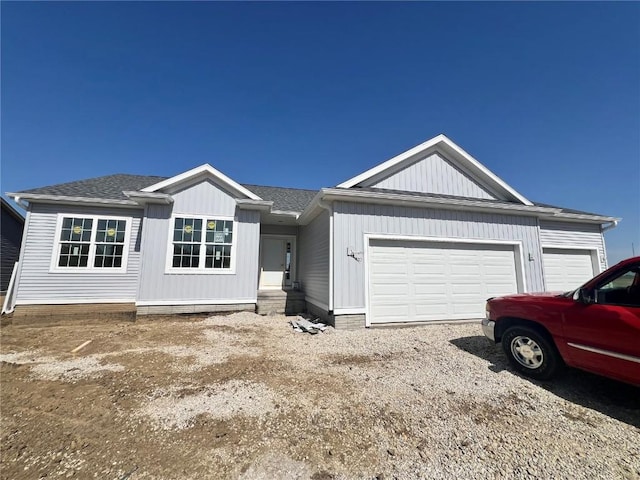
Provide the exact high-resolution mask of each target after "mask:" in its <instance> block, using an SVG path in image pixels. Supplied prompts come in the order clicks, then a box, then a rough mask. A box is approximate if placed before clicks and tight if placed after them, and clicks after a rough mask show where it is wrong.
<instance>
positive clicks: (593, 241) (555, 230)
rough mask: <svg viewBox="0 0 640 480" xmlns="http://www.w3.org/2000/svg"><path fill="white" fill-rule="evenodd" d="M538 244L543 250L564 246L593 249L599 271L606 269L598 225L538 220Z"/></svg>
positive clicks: (603, 247) (604, 251)
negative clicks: (596, 253)
mask: <svg viewBox="0 0 640 480" xmlns="http://www.w3.org/2000/svg"><path fill="white" fill-rule="evenodd" d="M540 243H541V244H542V247H543V248H544V247H547V246H553V247H563V246H566V247H570V248H572V249H577V248H580V247H584V248H586V249H594V248H595V249H597V250H598V262H599V265H600V271H604V270H606V269H607V254H606V250H605V245H604V237H603V235H602V230H601V228H600V225H597V224H593V223H576V222H558V221H549V220H540ZM594 273H598V272H594Z"/></svg>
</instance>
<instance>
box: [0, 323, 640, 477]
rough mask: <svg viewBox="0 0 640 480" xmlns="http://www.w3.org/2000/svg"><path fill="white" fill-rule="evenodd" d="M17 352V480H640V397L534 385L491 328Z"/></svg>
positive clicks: (99, 334) (33, 339) (244, 334)
mask: <svg viewBox="0 0 640 480" xmlns="http://www.w3.org/2000/svg"><path fill="white" fill-rule="evenodd" d="M0 334H1V336H2V338H1V339H2V344H1V350H0V351H1V353H2V354H1V355H0V360H2V370H1V373H2V389H1V391H0V400H1V406H2V409H1V416H2V424H1V434H2V444H1V451H0V453H1V462H2V464H1V466H2V468H1V473H0V475H1V477H2V478H7V479H9V478H11V479H17V478H34V479H35V478H44V476H45V475H46V478H71V477H74V478H112V479H122V480H124V479H130V480H136V479H152V478H154V479H155V478H157V479H160V478H162V479H173V478H175V479H190V478H193V479H196V478H197V479H201V478H239V479H275V478H296V479H313V480H328V479H341V478H345V479H352V478H353V479H361V478H364V479H367V478H368V479H374V478H378V479H382V478H384V479H391V478H398V479H406V478H433V479H440V478H446V479H450V478H456V479H458V478H460V479H466V478H478V479H486V478H532V479H533V478H536V479H537V478H566V479H582V478H584V479H594V478H602V479H613V478H624V479H638V478H640V391H639V390H638V389H637V388H634V387H631V386H628V385H624V384H620V383H616V382H613V381H609V380H606V379H603V378H599V377H595V376H592V375H589V374H586V373H583V372H579V371H575V370H570V371H568V372H567V373H566V375H564V377H562V378H561V379H559V380H556V381H555V382H553V383H544V384H542V383H536V382H533V381H531V380H528V379H524V378H521V377H519V376H517V375H515V374H514V373H512V372H511V371H510V370H509V369H508V367H507V363H506V359H505V357H504V356H503V354H502V352H501V350H500V348H499V346H494V345H492V344H490V343H489V342H488V340H486V339H485V338H484V337H482V335H481V332H480V327H479V325H475V324H466V325H431V326H426V327H415V328H400V329H369V330H360V331H337V330H332V329H329V330H327V331H326V332H325V333H323V334H318V335H314V336H311V335H308V334H300V333H294V332H293V331H292V329H291V327H290V326H288V324H287V318H286V317H283V316H272V317H259V316H257V315H253V314H249V313H238V314H233V315H229V316H219V317H210V318H206V319H205V318H186V319H185V318H180V317H171V318H163V319H152V320H143V321H139V322H136V323H128V324H100V323H93V324H90V325H82V326H81V325H67V326H58V327H44V328H26V327H22V328H18V327H14V326H9V327H5V328H3V329H2V330H1V331H0ZM88 339H91V340H92V343H91V344H89V345H88V346H87V347H85V348H84V349H83V350H81V351H80V352H79V353H78V354H70V353H68V352H70V351H71V350H72V349H73V348H74V347H76V346H77V345H79V344H80V343H82V342H84V341H85V340H88Z"/></svg>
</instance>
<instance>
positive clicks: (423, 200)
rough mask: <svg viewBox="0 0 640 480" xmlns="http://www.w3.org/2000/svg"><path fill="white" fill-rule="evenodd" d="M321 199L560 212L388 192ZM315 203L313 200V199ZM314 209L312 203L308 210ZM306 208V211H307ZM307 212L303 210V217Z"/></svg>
mask: <svg viewBox="0 0 640 480" xmlns="http://www.w3.org/2000/svg"><path fill="white" fill-rule="evenodd" d="M320 192H321V193H323V198H325V199H327V200H346V201H351V202H354V201H356V202H357V201H361V202H365V203H384V204H388V205H423V206H430V205H432V206H434V207H435V208H445V209H458V210H460V209H462V210H475V211H494V212H502V213H505V212H517V213H518V214H519V215H532V216H540V214H543V213H546V214H549V215H551V216H553V215H554V214H555V213H558V212H560V209H559V208H551V207H538V206H535V205H533V206H526V205H521V204H517V203H513V204H508V203H488V202H484V201H481V200H469V199H463V198H459V199H458V198H434V197H423V196H419V195H411V194H410V193H407V194H404V193H388V192H370V191H359V190H351V189H341V190H339V189H332V188H326V189H324V188H323V189H322V190H321V191H320ZM314 201H315V199H314ZM312 207H314V202H312V204H311V205H309V208H312ZM309 208H308V209H309ZM306 214H307V211H306V210H305V215H306Z"/></svg>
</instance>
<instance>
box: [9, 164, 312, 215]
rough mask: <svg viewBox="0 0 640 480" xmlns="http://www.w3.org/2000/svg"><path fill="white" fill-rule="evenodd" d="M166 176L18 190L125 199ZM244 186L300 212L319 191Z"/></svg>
mask: <svg viewBox="0 0 640 480" xmlns="http://www.w3.org/2000/svg"><path fill="white" fill-rule="evenodd" d="M166 179H167V178H166V177H155V176H146V175H128V174H123V173H118V174H115V175H106V176H104V177H96V178H89V179H87V180H78V181H76V182H67V183H60V184H58V185H50V186H46V187H40V188H32V189H30V190H24V191H22V192H19V193H33V194H39V195H58V196H67V197H85V198H104V199H109V200H126V199H127V197H126V196H125V195H124V194H123V193H122V192H123V191H128V190H141V189H143V188H145V187H149V186H151V185H153V184H155V183H158V182H161V181H163V180H166ZM243 187H245V188H247V189H249V190H251V191H252V192H253V193H255V194H256V195H258V196H259V197H260V198H262V199H263V200H267V201H272V202H273V209H274V210H284V211H291V212H302V211H303V210H304V209H305V207H306V206H307V205H308V204H309V202H311V199H312V198H313V197H314V196H315V194H316V193H318V192H317V190H302V189H299V188H282V187H265V186H261V185H243Z"/></svg>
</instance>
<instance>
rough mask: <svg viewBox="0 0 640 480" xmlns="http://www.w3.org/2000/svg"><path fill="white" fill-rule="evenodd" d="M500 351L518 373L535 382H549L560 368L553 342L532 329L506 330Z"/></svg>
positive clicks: (521, 327) (559, 360) (558, 356)
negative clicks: (505, 355)
mask: <svg viewBox="0 0 640 480" xmlns="http://www.w3.org/2000/svg"><path fill="white" fill-rule="evenodd" d="M502 349H503V350H504V353H506V354H507V358H508V359H509V363H511V365H512V366H513V367H514V368H515V369H516V370H517V371H518V372H520V373H522V374H523V375H526V376H528V377H531V378H535V379H536V380H549V379H550V378H552V377H553V376H554V375H556V374H557V373H558V371H559V370H560V369H561V367H562V358H561V357H560V354H559V353H558V350H557V349H556V346H555V345H554V344H553V341H552V340H551V339H549V338H548V337H547V336H546V335H544V334H541V333H539V332H537V331H536V330H534V329H533V328H529V327H525V326H520V325H518V326H515V327H511V328H508V329H507V331H506V332H504V334H503V335H502Z"/></svg>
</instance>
